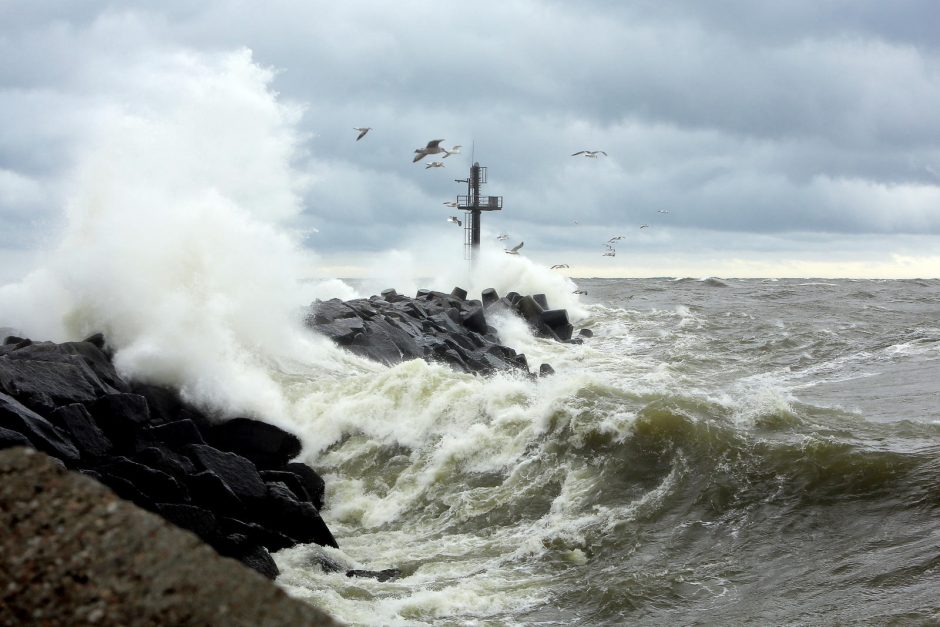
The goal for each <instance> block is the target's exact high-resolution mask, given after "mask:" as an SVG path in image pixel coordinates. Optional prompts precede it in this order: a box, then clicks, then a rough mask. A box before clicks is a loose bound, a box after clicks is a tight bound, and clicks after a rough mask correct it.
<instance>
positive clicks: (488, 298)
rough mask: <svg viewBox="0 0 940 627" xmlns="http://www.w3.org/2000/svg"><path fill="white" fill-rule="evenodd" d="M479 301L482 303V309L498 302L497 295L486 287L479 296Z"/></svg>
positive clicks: (490, 288)
mask: <svg viewBox="0 0 940 627" xmlns="http://www.w3.org/2000/svg"><path fill="white" fill-rule="evenodd" d="M480 300H482V301H483V307H489V306H490V305H492V304H493V303H495V302H496V301H498V300H499V294H497V293H496V290H494V289H493V288H492V287H488V288H486V289H485V290H483V293H482V294H480Z"/></svg>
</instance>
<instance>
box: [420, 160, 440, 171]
mask: <svg viewBox="0 0 940 627" xmlns="http://www.w3.org/2000/svg"><path fill="white" fill-rule="evenodd" d="M443 167H444V162H443V161H432V162H431V163H429V164H427V165H426V166H424V169H425V170H427V169H428V168H443Z"/></svg>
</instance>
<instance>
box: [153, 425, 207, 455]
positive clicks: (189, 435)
mask: <svg viewBox="0 0 940 627" xmlns="http://www.w3.org/2000/svg"><path fill="white" fill-rule="evenodd" d="M205 443H206V441H205V439H204V438H203V437H202V433H201V432H200V431H199V427H197V426H196V423H195V422H193V421H192V420H189V419H184V420H174V421H173V422H167V423H165V424H159V425H154V426H152V427H144V428H143V429H141V431H140V435H139V439H138V446H143V447H147V446H149V445H152V444H163V445H166V446H167V447H169V448H170V449H171V450H179V449H181V448H182V447H184V446H186V445H187V444H205Z"/></svg>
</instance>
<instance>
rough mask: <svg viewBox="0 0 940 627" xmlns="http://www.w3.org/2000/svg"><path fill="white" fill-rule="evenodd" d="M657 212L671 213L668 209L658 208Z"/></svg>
mask: <svg viewBox="0 0 940 627" xmlns="http://www.w3.org/2000/svg"><path fill="white" fill-rule="evenodd" d="M656 213H669V210H668V209H658V210H657V211H656Z"/></svg>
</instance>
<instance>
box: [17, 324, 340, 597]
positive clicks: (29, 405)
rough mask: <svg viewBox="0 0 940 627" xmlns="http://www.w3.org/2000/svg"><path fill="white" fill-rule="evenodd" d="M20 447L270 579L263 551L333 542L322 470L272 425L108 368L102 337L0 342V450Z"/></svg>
mask: <svg viewBox="0 0 940 627" xmlns="http://www.w3.org/2000/svg"><path fill="white" fill-rule="evenodd" d="M15 446H28V447H32V448H35V449H38V450H40V451H42V452H44V453H46V454H47V455H49V456H51V457H53V458H55V459H57V460H59V462H60V463H61V464H62V465H63V466H64V467H65V468H67V469H69V470H76V471H79V472H81V473H83V474H84V475H87V476H89V477H91V478H93V479H96V480H97V481H99V482H101V483H103V484H105V485H107V486H108V487H109V488H111V489H112V490H113V491H114V492H115V493H117V495H118V496H120V497H122V498H124V499H126V500H128V501H132V502H134V503H136V504H137V505H139V506H140V507H142V508H144V509H146V510H149V511H151V512H154V513H156V514H159V515H160V516H162V517H163V518H165V519H167V520H169V521H170V522H172V523H174V524H176V525H177V526H179V527H183V528H184V529H188V530H190V531H192V532H194V533H195V534H196V535H197V536H199V537H200V538H202V539H203V540H204V541H205V542H206V543H208V544H209V545H210V546H212V547H213V548H214V549H215V550H216V551H217V552H218V553H220V554H221V555H223V556H227V557H232V558H235V559H238V560H240V561H241V562H243V563H244V564H246V565H248V566H250V567H251V568H254V569H255V570H257V571H258V572H260V573H262V574H263V575H265V576H267V577H270V578H273V577H275V576H276V575H277V574H278V570H277V566H276V565H275V564H274V561H273V560H272V559H271V556H270V553H269V551H276V550H278V549H282V548H286V547H289V546H293V545H295V544H298V543H311V542H313V543H317V544H320V545H328V546H334V547H335V546H336V540H335V539H334V538H333V535H332V534H331V533H330V530H329V529H328V528H327V526H326V524H325V523H324V522H323V520H322V518H321V517H320V513H319V510H320V508H321V507H322V506H323V492H324V482H323V479H322V478H320V476H319V475H318V474H317V473H316V472H315V471H314V470H313V469H312V468H309V467H307V466H306V465H304V464H300V463H296V462H293V461H292V460H293V459H294V458H295V457H296V456H297V455H298V454H299V453H300V451H301V443H300V441H299V440H298V439H297V437H296V436H294V435H293V434H291V433H287V432H285V431H283V430H281V429H279V428H277V427H275V426H272V425H269V424H266V423H263V422H260V421H256V420H251V419H249V418H234V419H231V420H227V421H225V422H218V421H217V420H212V419H210V417H209V416H207V415H206V414H204V413H202V412H200V411H199V410H197V409H196V408H194V407H192V406H190V405H187V404H186V403H183V402H182V401H181V400H180V398H179V396H178V395H177V394H176V393H175V392H174V391H172V390H168V389H165V388H161V387H156V386H151V385H144V384H138V383H131V382H128V381H126V380H124V379H123V378H122V377H120V376H119V375H118V373H117V372H116V371H115V369H114V366H113V364H112V361H111V356H110V354H109V352H108V350H107V349H106V347H105V343H104V338H103V337H102V336H101V335H96V336H92V337H90V338H88V339H87V340H85V341H82V342H65V343H62V344H55V343H52V342H32V341H30V340H28V339H22V338H18V337H7V338H6V339H5V341H4V343H3V345H2V346H0V449H2V448H11V447H15Z"/></svg>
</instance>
